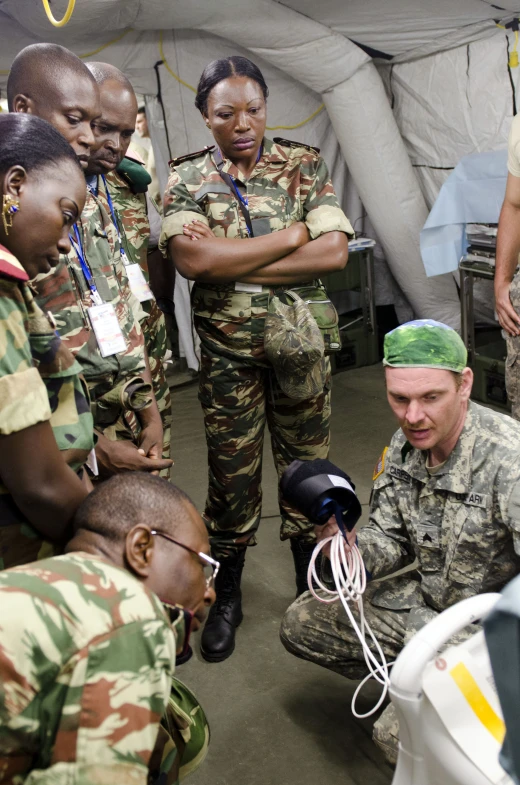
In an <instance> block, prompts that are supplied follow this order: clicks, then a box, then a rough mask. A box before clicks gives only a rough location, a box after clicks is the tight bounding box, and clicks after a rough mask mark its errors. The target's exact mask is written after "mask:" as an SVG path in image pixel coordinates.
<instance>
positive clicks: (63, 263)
mask: <svg viewBox="0 0 520 785" xmlns="http://www.w3.org/2000/svg"><path fill="white" fill-rule="evenodd" d="M78 228H79V231H80V234H81V238H82V243H83V250H84V253H85V256H86V258H87V261H88V263H89V265H90V268H91V270H92V274H93V277H94V280H95V282H96V286H97V289H98V292H99V294H100V295H101V297H102V299H103V300H104V302H106V303H112V305H113V306H114V308H115V311H116V315H117V319H118V322H119V326H120V328H121V331H122V333H123V336H124V338H125V341H126V344H127V348H126V351H125V352H119V353H118V354H114V355H112V356H110V357H102V356H101V352H100V350H99V346H98V343H97V340H96V336H95V335H94V331H93V330H92V328H91V325H90V321H89V317H88V312H87V308H89V307H90V306H91V305H93V302H92V295H91V292H90V289H89V287H88V285H87V282H86V280H85V277H84V275H83V272H82V270H81V265H80V262H79V258H78V256H77V254H76V252H75V250H74V248H72V250H71V252H70V253H69V254H68V255H67V256H64V255H62V256H61V257H60V261H59V264H58V266H57V268H56V269H55V270H54V271H53V272H51V273H48V274H46V275H40V276H38V277H37V278H36V279H35V280H34V286H35V288H36V291H37V301H38V304H39V305H40V307H41V308H42V309H43V310H44V311H47V310H51V311H52V312H53V313H54V316H55V318H56V321H57V324H58V329H59V331H60V335H61V337H62V339H63V341H64V343H65V345H66V346H67V348H68V349H70V351H71V352H72V353H73V354H74V356H75V357H76V359H77V360H78V362H79V363H80V365H81V368H82V370H83V374H84V376H85V379H86V381H87V384H88V386H89V391H90V396H91V399H92V413H93V415H94V425H95V427H96V428H97V429H98V430H100V431H102V432H104V434H105V436H107V438H109V439H112V440H116V439H132V440H135V439H136V438H137V436H138V430H139V426H138V424H137V421H136V418H135V416H134V413H133V412H129V411H128V410H125V409H124V408H123V405H122V404H119V403H113V402H110V403H109V402H108V401H106V400H104V396H105V395H106V394H107V393H108V394H110V393H111V392H112V391H113V390H114V388H117V387H118V386H120V385H123V384H124V383H126V382H128V381H130V380H131V379H133V378H135V377H140V376H142V374H143V372H144V371H145V368H146V364H145V354H144V338H143V334H142V331H141V327H140V325H139V319H141V318H144V316H145V314H144V311H143V310H142V308H141V307H140V304H139V303H138V301H137V300H136V298H135V297H134V295H133V294H132V293H131V291H130V287H129V284H128V279H127V276H126V272H125V269H124V265H123V263H122V261H121V254H120V246H119V240H118V237H117V232H116V229H115V227H114V225H113V223H112V220H111V218H110V211H109V208H108V203H107V202H106V197H105V195H104V194H103V193H102V192H101V191H100V192H99V195H98V196H97V197H95V196H94V195H93V194H92V193H91V192H90V191H89V192H88V195H87V202H86V204H85V208H84V210H83V213H82V215H81V220H80V221H79V222H78Z"/></svg>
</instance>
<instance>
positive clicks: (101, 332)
mask: <svg viewBox="0 0 520 785" xmlns="http://www.w3.org/2000/svg"><path fill="white" fill-rule="evenodd" d="M88 315H89V318H90V323H91V324H92V329H93V330H94V335H95V336H96V340H97V343H98V346H99V351H100V352H101V356H102V357H110V356H111V355H112V354H117V353H118V352H125V351H126V341H125V338H124V335H123V333H122V332H121V328H120V326H119V322H118V321H117V316H116V312H115V310H114V306H113V305H112V303H104V304H103V305H92V306H91V307H90V308H89V309H88Z"/></svg>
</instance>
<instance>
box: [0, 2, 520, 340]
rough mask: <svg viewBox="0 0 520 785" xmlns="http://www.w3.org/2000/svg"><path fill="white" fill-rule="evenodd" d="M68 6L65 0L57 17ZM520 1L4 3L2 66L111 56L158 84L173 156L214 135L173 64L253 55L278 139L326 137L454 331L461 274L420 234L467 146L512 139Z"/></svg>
mask: <svg viewBox="0 0 520 785" xmlns="http://www.w3.org/2000/svg"><path fill="white" fill-rule="evenodd" d="M498 5H500V8H499V7H498ZM65 7H66V0H54V2H53V12H54V15H55V16H59V15H60V13H62V12H63V11H64V10H65ZM515 13H516V14H519V13H520V2H518V0H516V1H515V2H512V0H506V2H500V3H497V5H494V4H492V3H491V2H488V1H487V0H436V2H435V3H431V2H430V1H429V0H371V2H370V3H367V2H366V0H349V2H348V3H345V2H344V0H322V2H320V3H315V2H314V1H312V2H311V0H285V1H284V2H283V3H280V2H275V0H220V2H218V3H214V2H210V0H88V2H87V1H86V0H77V2H76V10H75V12H74V15H73V17H72V20H71V22H70V23H69V24H68V25H67V27H66V28H63V29H62V30H56V29H54V28H52V27H51V26H50V24H49V23H48V21H47V19H46V17H45V14H44V11H43V7H42V6H41V5H40V3H39V2H38V1H37V0H0V41H1V43H2V47H1V49H0V68H1V69H3V71H4V72H5V71H7V69H8V68H9V64H10V62H11V60H12V58H13V57H14V56H15V54H16V53H17V51H19V49H20V48H22V47H23V46H24V45H26V44H28V43H31V42H34V41H38V40H53V41H57V42H59V43H62V44H63V45H65V46H68V47H69V48H71V49H73V51H75V52H77V53H78V54H80V55H83V56H87V55H88V54H89V53H91V52H92V56H91V57H90V58H88V59H102V60H107V61H109V62H112V63H114V64H115V65H117V66H118V67H120V68H121V69H122V70H123V71H124V72H125V73H126V74H127V75H128V76H129V77H130V79H131V80H132V83H133V84H134V87H135V89H136V90H137V91H138V92H140V93H142V94H144V95H145V96H146V101H147V108H148V110H149V111H150V113H151V114H152V117H153V119H154V120H155V121H156V122H155V123H154V124H153V125H154V131H153V139H152V141H153V143H154V148H155V149H156V158H157V160H158V162H160V161H161V159H162V161H163V162H165V161H166V160H167V158H168V157H169V155H170V154H171V155H181V154H183V153H185V152H188V151H190V150H197V149H200V148H201V147H202V146H203V145H204V144H207V143H209V142H210V141H211V140H210V138H209V137H208V135H207V131H206V129H205V127H204V125H203V124H202V123H201V121H200V117H199V116H198V113H197V112H196V110H195V108H194V106H193V97H194V96H193V93H192V91H191V90H190V89H189V87H187V86H186V85H185V84H184V85H183V84H181V83H180V82H179V81H177V79H176V78H175V77H174V76H173V75H172V74H171V72H173V73H174V74H175V75H176V76H177V77H180V78H181V79H182V80H183V81H184V82H185V83H187V84H188V85H192V86H193V85H194V84H196V83H197V80H198V77H199V75H200V73H201V71H202V68H203V67H204V65H205V64H206V63H207V62H208V61H209V60H210V59H214V58H215V57H220V56H225V55H229V54H232V53H239V54H246V55H249V56H250V57H252V58H253V59H254V60H255V61H256V62H258V64H259V65H260V67H261V68H262V69H263V70H264V72H265V75H266V78H267V81H268V83H269V85H270V91H271V94H270V99H269V125H270V126H275V127H276V126H278V127H280V126H281V128H280V129H279V130H271V131H270V132H269V133H270V135H277V134H278V135H281V136H288V137H290V138H294V139H297V140H299V141H303V142H306V143H310V144H314V145H316V144H317V145H318V146H319V147H321V149H322V153H323V155H324V157H325V159H326V160H327V163H328V164H329V167H330V169H331V172H332V175H333V180H334V183H335V186H336V188H337V191H338V194H339V196H340V198H341V199H342V201H343V204H344V205H345V206H346V208H347V211H348V212H349V214H350V217H351V218H352V220H353V221H354V222H356V228H358V229H359V228H361V226H362V223H363V220H362V216H363V212H362V208H361V206H360V202H359V198H360V199H361V202H362V205H363V207H364V209H365V210H366V212H367V214H368V218H369V221H370V224H371V226H372V227H373V230H374V231H375V233H376V235H377V237H378V239H379V240H380V242H381V245H382V247H383V249H384V253H385V256H386V259H387V261H388V263H389V264H390V267H391V270H392V272H393V274H394V276H395V278H396V280H397V281H398V283H399V285H400V287H401V289H402V290H403V292H404V293H405V294H406V296H407V298H408V300H409V301H410V303H411V305H412V307H413V309H414V311H415V313H416V314H417V315H419V316H422V317H434V318H437V319H442V320H444V321H446V322H447V323H449V324H452V325H453V326H455V327H458V324H459V303H458V296H457V292H456V287H455V283H454V280H453V278H452V277H451V276H438V277H435V278H430V279H428V278H426V275H425V272H424V268H423V265H422V262H421V258H420V252H419V233H420V230H421V228H422V226H423V224H424V221H425V219H426V216H427V212H428V208H429V207H430V206H431V204H432V202H433V201H434V199H435V196H436V194H437V192H438V189H439V188H440V185H441V184H442V182H443V180H444V177H445V175H446V173H447V172H449V170H450V168H451V167H453V166H454V165H455V163H456V162H457V161H458V160H459V159H460V157H461V156H462V155H466V154H468V153H472V152H476V151H479V150H489V149H499V148H501V147H504V146H505V144H506V140H507V132H508V127H509V123H510V120H511V116H512V113H513V105H514V99H515V95H514V93H515V90H516V84H517V81H518V75H517V74H518V71H520V69H516V71H515V70H511V71H509V70H508V68H507V49H508V47H509V48H511V46H512V43H513V40H512V36H511V34H510V33H509V34H506V31H505V30H503V29H500V28H499V27H497V24H496V23H497V22H499V23H500V24H502V25H504V24H505V23H507V22H509V21H510V20H511V19H512V18H513V15H514V14H515ZM130 28H131V29H130ZM125 31H128V32H126V33H125ZM119 36H123V37H121V38H120V40H116V41H115V42H113V43H111V44H110V45H109V46H107V47H106V48H104V49H102V51H100V52H98V53H95V52H93V50H95V49H99V48H100V47H103V46H104V45H105V44H108V43H110V42H112V41H114V39H115V38H118V37H119ZM508 36H509V37H508ZM161 39H162V50H160V49H159V46H160V44H161ZM359 45H360V46H363V47H370V55H373V56H374V58H375V59H372V57H371V56H370V55H369V54H367V52H366V51H364V50H363V49H362V48H360V46H359ZM371 50H377V51H371ZM164 60H166V64H162V65H160V66H158V67H157V69H156V70H154V65H155V64H156V63H157V61H164ZM156 73H158V74H159V77H160V80H161V87H162V99H163V107H164V114H163V108H162V107H161V106H160V105H159V104H158V102H157V99H156V95H157V91H158V86H157V78H156ZM5 80H6V76H5V75H3V76H1V75H0V88H2V87H5ZM385 88H386V89H385ZM322 102H323V103H324V104H325V107H326V111H321V112H319V113H318V114H317V115H316V116H315V117H314V118H313V119H311V120H309V121H308V122H306V123H305V124H303V125H302V126H301V127H297V128H295V127H294V126H298V125H299V124H300V123H302V121H305V120H306V118H309V116H311V115H313V113H314V112H316V110H318V109H319V107H320V105H321V103H322ZM287 126H293V127H292V128H291V127H289V128H287ZM166 132H167V133H166ZM158 170H159V175H160V177H162V179H163V181H164V179H165V173H166V169H165V168H161V167H160V166H159V167H158Z"/></svg>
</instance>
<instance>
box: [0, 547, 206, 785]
mask: <svg viewBox="0 0 520 785" xmlns="http://www.w3.org/2000/svg"><path fill="white" fill-rule="evenodd" d="M0 605H1V607H2V623H1V626H0V783H2V785H3V784H4V783H5V784H6V785H8V784H9V785H11V784H12V785H21V783H25V785H34V783H47V782H48V783H53V785H55V784H56V783H89V785H95V784H96V783H103V784H105V783H108V782H110V783H114V784H115V783H117V785H147V783H157V785H159V784H162V785H167V784H168V785H173V783H177V782H178V779H179V773H180V774H181V776H182V775H183V774H184V773H186V772H187V771H190V770H192V769H193V768H195V766H196V765H197V764H198V762H200V760H202V759H203V758H204V754H205V751H206V749H207V745H208V740H209V732H208V726H207V722H206V719H205V717H204V713H203V712H202V709H201V708H200V706H198V704H197V702H196V700H195V699H194V697H193V695H192V694H191V693H190V691H189V690H188V689H187V688H186V687H185V686H184V685H183V684H182V683H181V682H178V681H177V680H176V679H173V681H172V676H173V672H174V668H175V657H176V627H175V625H174V628H172V626H171V624H170V621H169V619H168V617H167V615H166V613H165V610H164V608H163V606H162V604H161V602H160V601H159V599H158V598H157V597H156V596H155V594H153V593H152V592H151V591H149V590H148V589H146V588H145V586H144V585H143V584H142V583H141V582H140V581H138V580H137V579H136V578H134V577H133V576H132V575H131V574H130V573H129V572H127V571H126V570H123V569H120V568H119V567H116V566H115V565H113V564H110V563H108V562H106V561H104V560H103V559H101V558H99V557H95V556H91V555H89V554H86V553H74V554H68V555H66V556H57V557H53V558H51V559H47V560H45V561H41V562H38V563H36V564H31V565H26V566H24V567H19V568H17V569H14V570H6V571H4V572H3V573H1V574H0ZM161 718H162V723H163V726H160V724H159V723H160V722H161ZM164 728H168V730H169V733H166V732H165V730H164Z"/></svg>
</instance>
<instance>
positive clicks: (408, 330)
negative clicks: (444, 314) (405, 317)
mask: <svg viewBox="0 0 520 785" xmlns="http://www.w3.org/2000/svg"><path fill="white" fill-rule="evenodd" d="M384 355H385V356H384V359H383V365H388V366H390V367H391V368H414V367H416V368H441V369H444V370H446V371H455V373H461V371H463V370H464V368H465V367H466V365H467V361H468V353H467V350H466V347H465V346H464V343H463V341H462V338H461V337H460V335H459V334H458V333H457V332H455V330H452V328H451V327H448V325H446V324H442V322H435V321H433V319H416V320H415V321H413V322H407V323H406V324H401V325H400V326H399V327H396V329H395V330H392V332H389V333H387V334H386V335H385V352H384Z"/></svg>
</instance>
